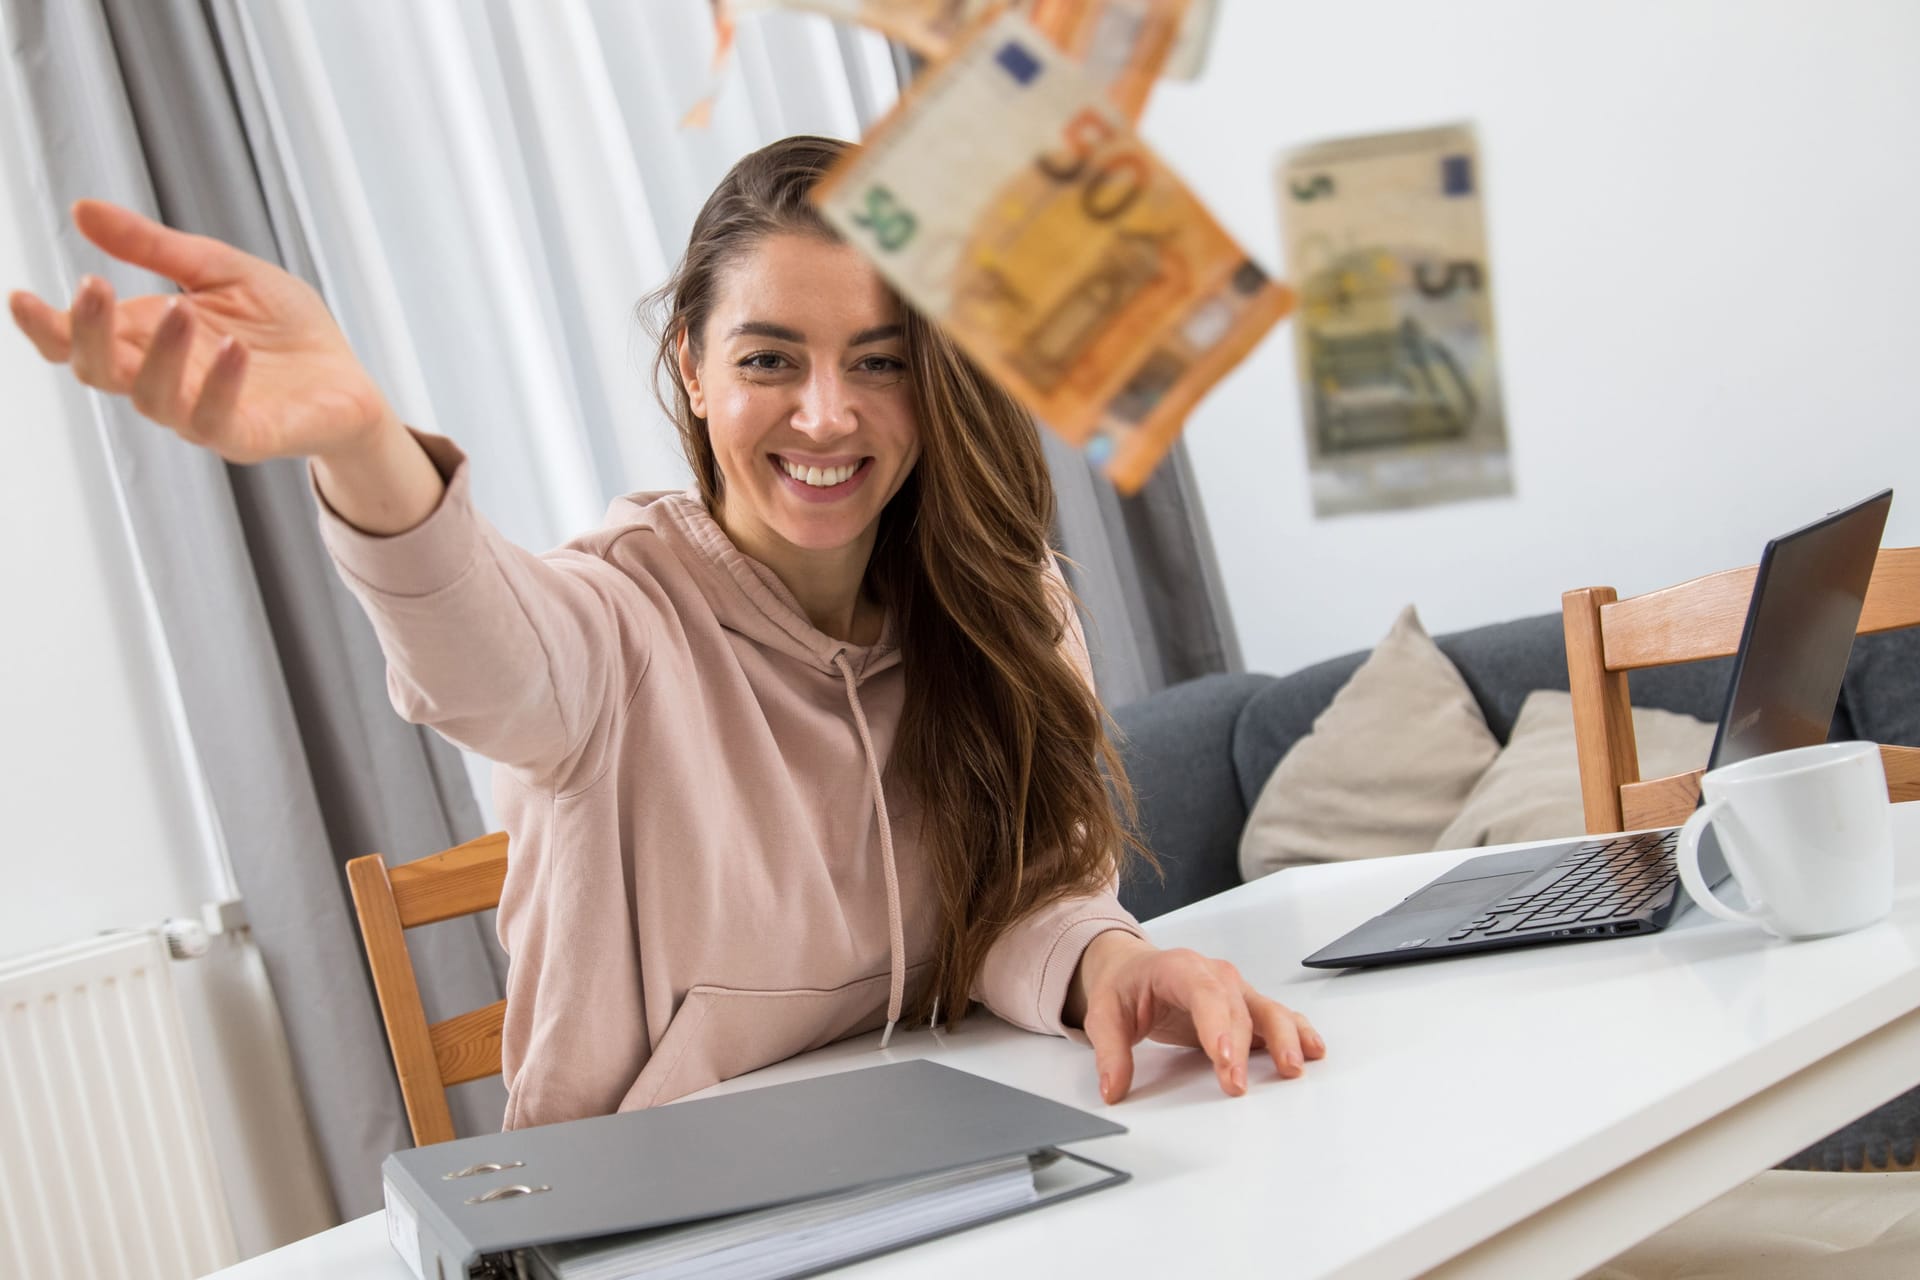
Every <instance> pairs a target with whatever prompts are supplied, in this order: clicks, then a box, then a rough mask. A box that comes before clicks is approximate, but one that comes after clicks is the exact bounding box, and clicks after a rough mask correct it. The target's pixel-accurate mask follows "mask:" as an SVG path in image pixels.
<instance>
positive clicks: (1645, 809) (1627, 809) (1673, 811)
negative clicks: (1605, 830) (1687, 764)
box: [1620, 769, 1702, 831]
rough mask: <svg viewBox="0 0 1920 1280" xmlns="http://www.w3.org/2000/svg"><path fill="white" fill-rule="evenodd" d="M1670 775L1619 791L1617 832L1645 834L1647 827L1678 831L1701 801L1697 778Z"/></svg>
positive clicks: (1697, 774)
mask: <svg viewBox="0 0 1920 1280" xmlns="http://www.w3.org/2000/svg"><path fill="white" fill-rule="evenodd" d="M1701 772H1702V770H1699V769H1694V770H1692V771H1690V772H1688V773H1675V774H1669V775H1668V776H1667V777H1664V778H1649V779H1647V780H1646V781H1645V782H1629V783H1628V784H1627V785H1626V786H1624V787H1621V788H1620V829H1621V830H1622V831H1644V830H1645V829H1647V828H1648V827H1677V826H1679V825H1680V824H1681V823H1683V822H1685V821H1686V820H1687V815H1688V814H1690V813H1692V812H1693V806H1694V803H1695V802H1696V801H1698V800H1699V799H1700V774H1701Z"/></svg>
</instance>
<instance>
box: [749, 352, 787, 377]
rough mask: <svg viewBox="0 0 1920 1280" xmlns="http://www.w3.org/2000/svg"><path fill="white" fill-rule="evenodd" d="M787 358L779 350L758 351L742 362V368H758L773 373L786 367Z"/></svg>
mask: <svg viewBox="0 0 1920 1280" xmlns="http://www.w3.org/2000/svg"><path fill="white" fill-rule="evenodd" d="M786 362H787V358H786V357H785V356H783V355H781V354H780V353H779V352H777V351H756V352H754V353H753V354H752V355H750V356H748V357H747V358H746V359H744V360H742V361H741V362H740V367H741V368H742V369H758V370H761V371H762V372H766V373H771V372H774V371H776V370H779V369H783V368H785V367H786Z"/></svg>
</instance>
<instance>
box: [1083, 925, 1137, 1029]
mask: <svg viewBox="0 0 1920 1280" xmlns="http://www.w3.org/2000/svg"><path fill="white" fill-rule="evenodd" d="M1154 949H1155V948H1154V945H1153V944H1152V943H1151V942H1148V941H1147V940H1146V939H1145V938H1141V937H1137V936H1135V935H1134V934H1131V933H1128V932H1127V931H1126V930H1125V929H1108V930H1106V931H1105V932H1103V933H1097V934H1095V935H1094V936H1093V941H1091V942H1089V943H1088V944H1087V949H1086V950H1085V951H1082V952H1081V953H1080V963H1079V965H1078V966H1077V967H1075V969H1074V971H1073V981H1072V982H1070V983H1068V984H1067V1002H1066V1004H1065V1005H1064V1006H1062V1008H1061V1010H1060V1021H1061V1022H1062V1023H1064V1024H1065V1025H1067V1026H1069V1027H1076V1028H1079V1027H1084V1026H1085V1025H1086V1021H1087V998H1088V996H1089V995H1091V994H1092V993H1093V992H1095V991H1098V990H1099V989H1100V988H1101V986H1103V985H1104V984H1105V983H1106V982H1107V980H1108V978H1109V975H1111V973H1112V972H1113V970H1114V969H1115V968H1116V967H1117V966H1118V965H1120V964H1122V963H1124V962H1125V961H1126V960H1127V959H1128V958H1129V957H1131V956H1134V955H1138V954H1139V953H1140V952H1142V951H1152V950H1154Z"/></svg>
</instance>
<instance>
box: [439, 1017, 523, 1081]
mask: <svg viewBox="0 0 1920 1280" xmlns="http://www.w3.org/2000/svg"><path fill="white" fill-rule="evenodd" d="M506 1020H507V1002H506V1001H505V1000H496V1001H494V1002H493V1003H492V1004H490V1005H488V1006H487V1007H486V1008H484V1009H473V1010H469V1011H468V1012H466V1013H462V1014H459V1015H457V1016H455V1017H452V1018H448V1019H447V1020H446V1021H445V1022H436V1023H434V1024H433V1026H432V1027H431V1028H430V1030H431V1032H432V1035H433V1056H434V1060H435V1061H436V1062H438V1063H439V1064H440V1080H441V1083H443V1084H449V1085H453V1084H465V1083H466V1082H467V1081H469V1080H481V1079H485V1078H486V1077H487V1076H495V1075H499V1074H500V1036H501V1029H502V1027H503V1026H504V1025H505V1023H506Z"/></svg>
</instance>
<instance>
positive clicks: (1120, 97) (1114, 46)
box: [717, 0, 1212, 120]
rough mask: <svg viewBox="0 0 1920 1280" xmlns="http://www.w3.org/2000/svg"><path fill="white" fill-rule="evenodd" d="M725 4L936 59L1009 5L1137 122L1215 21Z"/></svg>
mask: <svg viewBox="0 0 1920 1280" xmlns="http://www.w3.org/2000/svg"><path fill="white" fill-rule="evenodd" d="M723 6H724V8H726V9H728V10H731V11H732V12H750V11H752V10H755V9H799V10H806V11H810V12H814V13H823V14H826V15H827V16H828V17H831V18H838V19H840V20H841V21H843V22H852V23H856V24H858V25H861V26H865V27H870V28H872V29H873V30H875V31H878V32H879V33H880V34H882V35H884V36H886V37H887V38H889V39H892V40H898V41H899V42H900V43H901V44H904V45H906V46H907V47H908V48H910V49H912V50H913V51H914V52H915V53H918V54H920V55H921V56H922V57H925V58H929V59H933V60H936V61H937V60H939V59H941V58H944V57H946V56H947V55H948V54H950V53H952V52H953V50H954V47H955V45H956V44H957V43H958V42H959V40H960V37H961V35H962V34H963V33H964V32H966V31H968V30H969V29H971V28H972V27H973V26H974V25H976V24H977V23H978V22H979V20H980V19H982V18H983V17H985V16H986V15H988V14H989V13H992V12H993V11H995V10H997V9H1003V8H1008V7H1013V8H1016V9H1017V10H1018V11H1020V12H1021V13H1022V14H1024V16H1026V17H1027V18H1028V19H1029V20H1030V21H1032V23H1033V24H1034V26H1035V27H1037V28H1039V30H1040V31H1041V33H1042V34H1044V35H1045V36H1046V37H1047V38H1048V39H1049V40H1052V41H1053V42H1054V43H1055V44H1056V45H1058V46H1060V48H1061V49H1062V50H1064V51H1065V52H1066V53H1067V55H1068V56H1069V57H1072V58H1073V59H1074V60H1075V61H1077V62H1079V63H1080V64H1081V65H1082V66H1083V67H1084V68H1086V70H1087V73H1088V74H1089V75H1091V76H1092V77H1093V78H1094V79H1095V80H1097V81H1099V83H1100V84H1101V85H1103V86H1105V88H1106V90H1107V92H1108V94H1109V95H1111V97H1112V98H1113V101H1114V104H1115V105H1116V106H1118V107H1119V108H1120V109H1121V110H1122V111H1125V112H1126V113H1127V115H1128V116H1129V117H1130V118H1133V119H1136V120H1137V119H1138V118H1139V117H1140V113H1141V111H1142V110H1144V109H1145V107H1146V103H1147V96H1148V95H1149V94H1150V93H1151V92H1152V91H1153V85H1154V82H1155V81H1156V80H1158V79H1159V78H1160V76H1161V74H1162V72H1163V71H1164V70H1165V68H1166V67H1167V65H1168V61H1169V59H1170V58H1172V57H1174V56H1175V55H1176V53H1177V54H1178V55H1179V57H1180V60H1181V63H1182V65H1183V66H1190V67H1192V68H1193V69H1194V70H1196V71H1197V69H1198V62H1197V56H1198V55H1197V54H1196V45H1203V44H1204V42H1205V39H1206V35H1207V32H1208V30H1210V28H1211V24H1212V0H1017V3H1016V2H1015V0H723ZM717 12H718V11H717Z"/></svg>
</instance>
